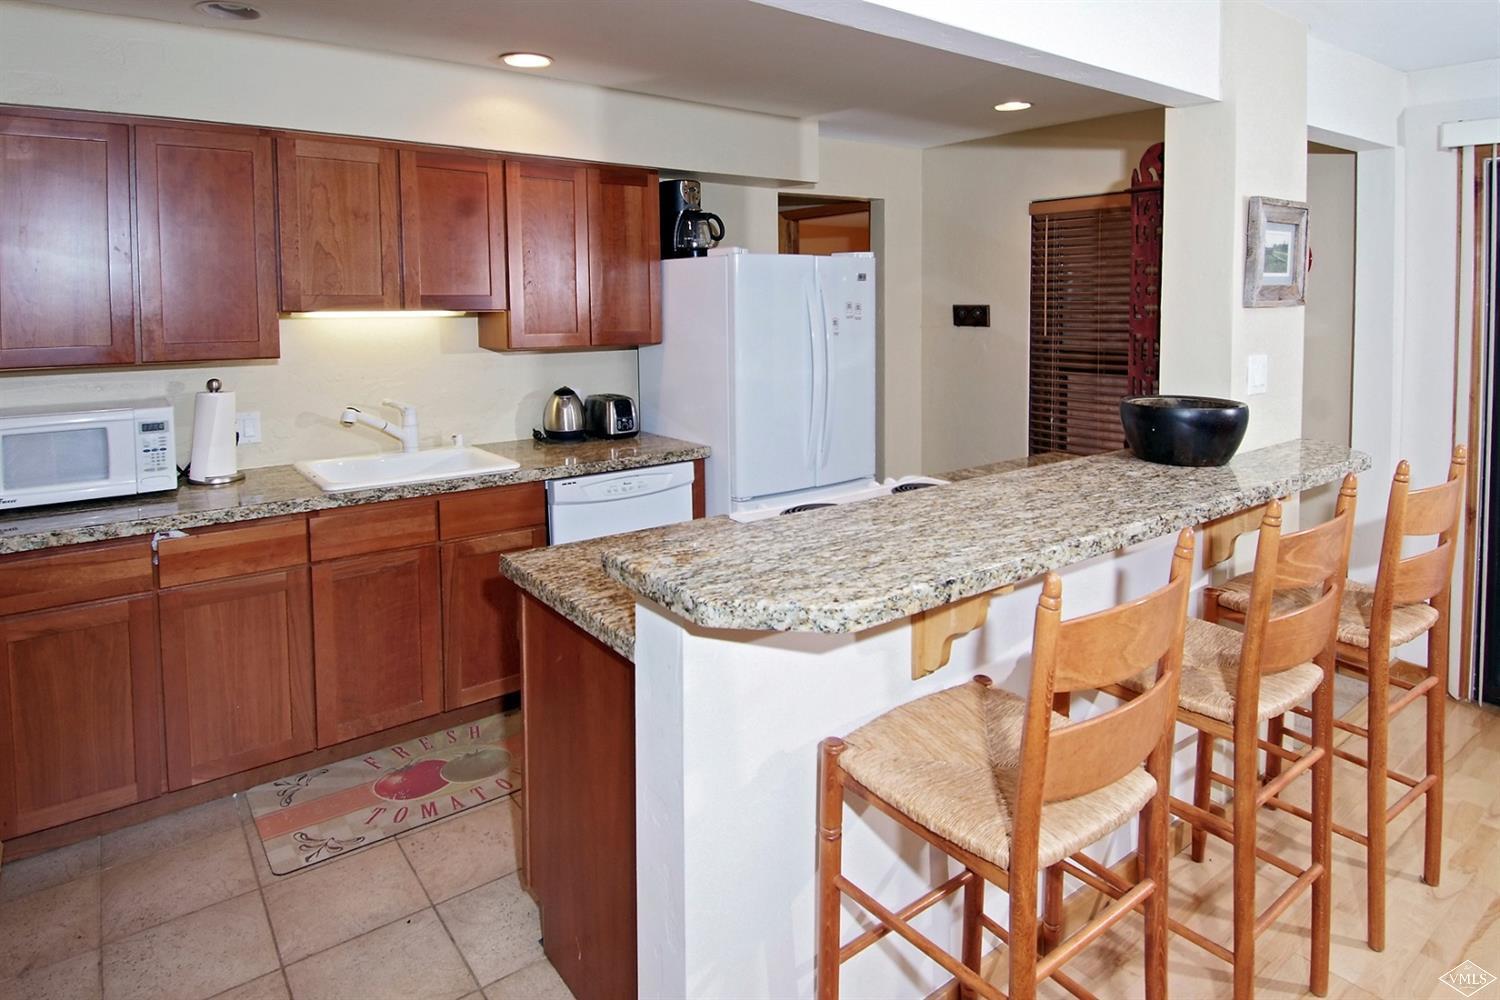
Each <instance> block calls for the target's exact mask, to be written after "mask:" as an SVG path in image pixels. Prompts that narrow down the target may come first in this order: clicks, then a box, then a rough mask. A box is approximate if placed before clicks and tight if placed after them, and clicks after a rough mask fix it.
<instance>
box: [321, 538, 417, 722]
mask: <svg viewBox="0 0 1500 1000" xmlns="http://www.w3.org/2000/svg"><path fill="white" fill-rule="evenodd" d="M312 587H313V651H314V652H313V666H314V677H315V687H316V689H317V733H318V746H320V747H323V746H330V745H332V744H334V743H341V742H343V741H344V740H349V739H353V738H354V737H356V736H363V735H364V734H366V733H373V732H377V731H379V730H381V729H389V728H390V727H392V726H397V725H400V724H401V723H403V722H410V721H412V720H413V719H420V718H423V717H425V716H428V715H436V714H437V713H438V712H439V711H441V710H442V706H443V690H442V636H441V622H440V620H439V619H440V615H439V587H440V581H439V579H438V555H437V549H436V548H435V547H432V546H424V547H422V548H412V549H402V550H399V551H395V552H377V553H374V554H372V555H361V556H353V557H349V558H344V559H334V560H331V561H328V562H320V563H315V564H314V565H313V570H312Z"/></svg>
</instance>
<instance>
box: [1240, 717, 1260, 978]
mask: <svg viewBox="0 0 1500 1000" xmlns="http://www.w3.org/2000/svg"><path fill="white" fill-rule="evenodd" d="M1251 710H1252V711H1253V708H1252V709H1251ZM1259 729H1260V726H1259V725H1257V723H1256V721H1255V719H1254V718H1253V717H1252V718H1250V719H1248V720H1238V721H1236V723H1235V727H1234V804H1233V815H1234V949H1233V951H1234V1000H1252V998H1253V997H1254V996H1255V912H1256V911H1255V844H1256V809H1255V793H1256V790H1257V789H1258V788H1259V786H1260V779H1259V772H1258V771H1257V769H1256V763H1257V761H1256V755H1257V754H1258V753H1259V752H1260V750H1259V748H1258V747H1256V745H1255V737H1256V734H1257V732H1258V731H1259Z"/></svg>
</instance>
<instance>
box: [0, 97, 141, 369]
mask: <svg viewBox="0 0 1500 1000" xmlns="http://www.w3.org/2000/svg"><path fill="white" fill-rule="evenodd" d="M130 269H131V260H130V130H129V129H128V128H126V126H124V125H114V124H105V123H103V122H89V121H67V120H63V119H51V118H25V117H20V116H16V115H0V368H41V367H47V366H54V365H55V366H60V365H119V364H130V363H131V362H133V361H134V360H135V299H134V294H133V292H132V288H133V286H134V285H133V278H132V275H131V270H130Z"/></svg>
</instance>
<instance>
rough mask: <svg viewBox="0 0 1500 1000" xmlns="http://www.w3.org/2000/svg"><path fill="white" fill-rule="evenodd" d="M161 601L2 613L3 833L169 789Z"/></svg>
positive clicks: (11, 834) (132, 600) (16, 832)
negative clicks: (159, 630) (165, 760)
mask: <svg viewBox="0 0 1500 1000" xmlns="http://www.w3.org/2000/svg"><path fill="white" fill-rule="evenodd" d="M161 719H162V717H161V674H160V672H159V670H158V661H157V629H156V598H155V596H154V595H149V594H148V595H143V596H140V597H131V598H127V599H125V600H117V601H107V602H104V603H100V604H85V605H78V606H73V607H63V608H56V609H53V610H49V611H41V612H37V613H34V614H24V615H13V616H10V617H6V618H0V837H14V836H17V835H20V834H23V833H30V832H32V831H33V830H41V829H45V828H47V827H50V826H56V825H58V824H59V823H67V822H69V821H71V820H75V819H81V818H83V817H85V816H92V815H94V814H96V813H101V812H107V811H108V810H110V809H117V808H119V807H120V806H126V805H130V804H131V803H133V802H139V801H141V800H142V799H148V798H151V797H153V796H155V795H158V794H160V793H161V792H162V790H163V779H162V728H161V727H162V721H161Z"/></svg>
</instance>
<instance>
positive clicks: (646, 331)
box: [589, 167, 661, 345]
mask: <svg viewBox="0 0 1500 1000" xmlns="http://www.w3.org/2000/svg"><path fill="white" fill-rule="evenodd" d="M660 212H661V202H660V199H659V196H658V194H657V175H656V174H655V173H654V172H652V171H650V170H625V169H619V168H614V167H590V168H589V310H590V314H591V315H590V328H591V330H592V337H593V342H594V343H595V344H601V345H621V344H623V345H631V344H659V343H661V232H660V224H659V223H658V221H657V219H658V217H659V215H660Z"/></svg>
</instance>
